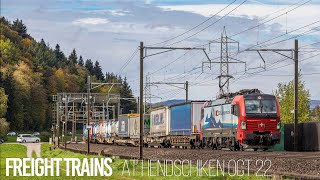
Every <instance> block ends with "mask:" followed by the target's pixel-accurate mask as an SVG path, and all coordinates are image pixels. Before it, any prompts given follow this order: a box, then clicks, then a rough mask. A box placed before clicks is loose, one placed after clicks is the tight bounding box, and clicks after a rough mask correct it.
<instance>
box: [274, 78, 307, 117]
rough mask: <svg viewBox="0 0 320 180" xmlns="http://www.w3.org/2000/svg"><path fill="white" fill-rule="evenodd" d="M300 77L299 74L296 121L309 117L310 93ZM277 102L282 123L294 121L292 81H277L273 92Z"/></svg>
mask: <svg viewBox="0 0 320 180" xmlns="http://www.w3.org/2000/svg"><path fill="white" fill-rule="evenodd" d="M301 79H302V77H301V75H299V83H298V94H299V97H298V98H299V99H298V102H299V104H298V121H299V122H306V121H309V119H310V109H309V107H310V93H309V90H307V89H305V86H304V82H303V81H302V80H301ZM275 95H276V96H277V98H278V100H279V103H280V112H281V121H282V122H284V123H293V122H294V113H292V112H293V110H294V81H293V80H292V81H290V82H289V83H288V84H286V83H279V84H278V89H277V90H276V92H275Z"/></svg>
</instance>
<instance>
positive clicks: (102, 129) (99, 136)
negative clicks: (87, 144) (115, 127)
mask: <svg viewBox="0 0 320 180" xmlns="http://www.w3.org/2000/svg"><path fill="white" fill-rule="evenodd" d="M106 124H107V121H100V122H99V129H98V130H99V131H98V133H97V139H98V141H99V142H100V143H103V142H104V139H105V137H106Z"/></svg>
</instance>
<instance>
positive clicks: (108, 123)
mask: <svg viewBox="0 0 320 180" xmlns="http://www.w3.org/2000/svg"><path fill="white" fill-rule="evenodd" d="M110 136H111V121H108V122H107V124H106V138H110Z"/></svg>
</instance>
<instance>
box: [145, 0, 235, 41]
mask: <svg viewBox="0 0 320 180" xmlns="http://www.w3.org/2000/svg"><path fill="white" fill-rule="evenodd" d="M236 1H237V0H234V1H232V2H231V3H229V4H228V5H227V6H225V7H224V8H222V9H221V10H220V11H218V12H217V13H216V14H214V15H212V16H211V17H209V18H208V19H206V20H204V21H202V22H201V23H200V24H198V25H196V26H194V27H193V28H191V29H189V30H187V31H185V32H184V33H181V34H179V35H177V36H174V37H172V38H170V39H167V40H165V41H162V42H158V43H154V44H151V45H148V46H154V45H158V44H163V43H166V42H169V41H171V40H174V39H176V38H178V37H181V36H183V35H185V34H187V33H189V32H191V31H193V30H194V29H196V28H198V27H200V26H201V25H202V24H204V23H206V22H208V21H209V20H211V19H212V18H214V17H216V16H217V15H218V14H219V13H221V12H222V11H224V10H225V9H227V8H228V7H229V6H230V5H232V4H233V3H235V2H236Z"/></svg>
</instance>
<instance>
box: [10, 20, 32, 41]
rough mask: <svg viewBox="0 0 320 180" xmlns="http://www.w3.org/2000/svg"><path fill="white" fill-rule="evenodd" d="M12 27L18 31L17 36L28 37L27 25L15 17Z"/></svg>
mask: <svg viewBox="0 0 320 180" xmlns="http://www.w3.org/2000/svg"><path fill="white" fill-rule="evenodd" d="M12 28H13V29H14V30H15V31H17V32H18V34H19V36H21V37H23V38H25V37H28V34H27V27H26V25H24V24H23V22H22V20H19V19H17V20H15V21H13V24H12Z"/></svg>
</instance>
